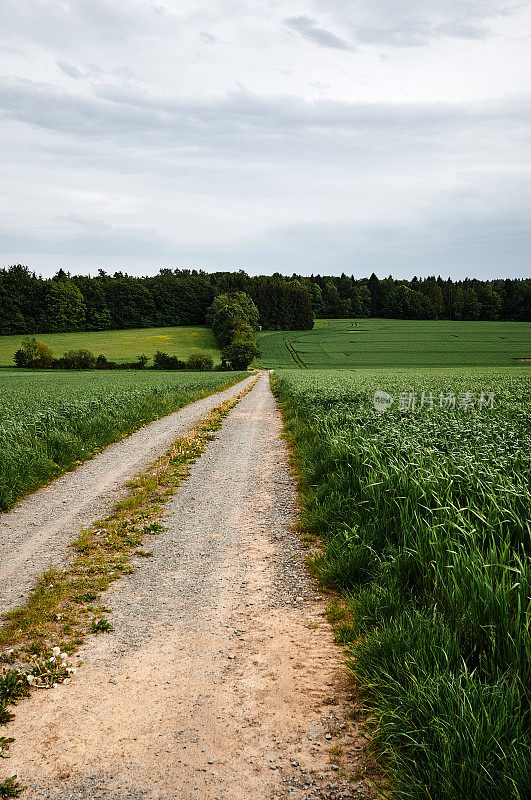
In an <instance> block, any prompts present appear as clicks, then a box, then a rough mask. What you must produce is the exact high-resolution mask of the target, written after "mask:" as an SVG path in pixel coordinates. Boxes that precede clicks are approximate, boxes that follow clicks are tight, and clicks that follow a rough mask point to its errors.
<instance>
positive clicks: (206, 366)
mask: <svg viewBox="0 0 531 800" xmlns="http://www.w3.org/2000/svg"><path fill="white" fill-rule="evenodd" d="M213 366H214V362H213V360H212V357H211V356H209V355H208V353H194V354H193V355H191V356H190V358H189V359H188V361H187V362H186V369H193V370H195V371H196V372H210V371H211V370H212V368H213Z"/></svg>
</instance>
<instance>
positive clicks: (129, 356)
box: [0, 325, 221, 367]
mask: <svg viewBox="0 0 531 800" xmlns="http://www.w3.org/2000/svg"><path fill="white" fill-rule="evenodd" d="M32 335H33V334H32ZM34 335H35V338H37V339H39V340H40V341H41V342H44V343H45V344H47V345H48V347H51V348H52V350H53V352H54V353H55V356H56V357H57V358H59V357H60V356H62V355H63V353H65V352H66V351H67V350H78V349H80V348H82V349H85V350H90V351H91V352H92V353H94V355H96V356H97V355H100V353H101V354H102V355H104V356H106V357H107V359H108V360H109V361H117V362H118V363H123V362H124V361H134V360H135V359H136V357H137V356H140V355H142V354H144V355H146V356H148V357H149V358H152V357H153V356H154V355H155V353H156V351H157V350H164V351H165V352H167V353H169V354H170V355H172V356H177V358H180V359H182V360H183V361H186V359H187V358H188V357H189V356H191V355H192V353H196V352H197V351H198V350H200V351H201V352H205V353H208V354H209V355H211V356H212V358H213V359H214V362H219V361H221V355H220V352H219V349H218V347H217V345H216V341H215V339H214V335H213V333H212V331H211V330H210V328H207V327H204V326H193V325H186V326H184V325H183V326H178V327H172V328H133V329H131V330H125V331H85V332H75V333H42V334H41V333H37V334H34ZM23 338H24V337H23V335H17V336H0V366H3V367H5V366H13V356H14V354H15V351H16V350H18V349H19V347H20V345H21V343H22V339H23Z"/></svg>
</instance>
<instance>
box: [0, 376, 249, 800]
mask: <svg viewBox="0 0 531 800" xmlns="http://www.w3.org/2000/svg"><path fill="white" fill-rule="evenodd" d="M256 380H257V379H256ZM256 380H254V381H253V382H252V383H250V384H249V385H248V386H247V387H245V389H243V390H242V391H241V392H239V393H238V394H237V395H236V396H235V397H232V398H230V400H227V401H225V402H224V403H221V404H220V405H219V406H217V407H216V408H214V409H213V410H212V411H211V412H210V413H209V414H208V415H207V416H206V417H204V418H203V419H201V420H199V422H198V423H196V425H195V426H194V427H193V428H191V429H190V431H188V433H187V434H186V435H185V436H183V437H181V438H180V439H177V440H176V442H175V443H174V444H173V445H172V447H171V448H170V450H169V451H168V452H167V453H165V454H164V455H163V456H162V457H161V458H159V459H158V460H157V461H156V462H155V463H154V464H153V465H152V466H151V468H150V469H148V470H147V471H146V472H144V473H142V474H141V475H139V476H137V477H136V478H135V479H133V480H132V481H131V482H130V483H129V484H128V486H129V488H130V492H129V493H128V495H127V496H126V497H125V498H124V499H123V500H121V501H120V502H119V503H118V504H117V505H116V506H115V508H114V510H113V512H112V513H111V514H110V515H109V516H108V517H105V518H104V519H101V520H98V521H96V522H94V523H93V524H92V525H90V526H89V527H88V528H85V529H83V530H82V531H81V533H80V535H79V537H78V538H77V539H76V541H75V542H74V543H73V545H72V549H73V552H74V554H75V555H74V557H73V558H72V559H71V561H70V562H69V563H68V564H67V566H66V567H64V568H63V569H55V568H53V567H52V568H50V569H48V570H47V571H46V572H45V573H44V574H43V575H42V576H41V578H40V579H39V580H38V582H37V584H36V586H35V587H34V589H33V590H32V592H31V594H30V596H29V598H28V600H27V602H26V603H25V605H23V606H21V607H20V608H17V609H15V610H13V611H9V612H8V613H7V614H5V615H4V620H5V625H4V627H2V628H1V629H0V661H2V662H3V663H4V664H6V665H7V666H4V667H3V669H2V674H1V675H0V725H6V724H7V723H8V722H10V721H11V719H13V716H14V715H13V714H12V712H11V711H10V710H9V706H12V705H15V704H16V703H17V701H18V700H19V699H20V698H22V697H27V696H28V695H29V694H30V692H31V690H32V689H33V688H53V687H54V685H56V684H57V683H61V682H64V681H65V680H66V681H68V680H70V675H71V674H72V673H73V671H74V670H73V669H72V668H71V667H70V666H69V661H68V657H69V656H70V655H72V654H73V653H74V652H75V651H76V650H77V648H78V647H79V645H80V644H81V643H82V642H83V640H84V638H85V637H86V635H87V634H88V633H102V632H105V631H106V630H112V625H111V623H110V622H109V621H108V620H107V619H106V617H105V616H104V615H105V613H106V612H108V611H109V609H107V608H106V607H105V606H102V605H100V604H99V603H98V600H99V599H100V596H101V594H102V593H103V592H104V591H105V590H106V589H108V587H109V586H110V585H111V584H112V583H113V582H114V581H116V580H118V579H119V578H121V577H122V576H123V575H126V574H128V573H131V572H132V571H133V569H135V567H136V566H137V565H133V563H132V562H133V560H134V559H139V558H141V557H146V558H147V557H149V556H150V555H151V553H150V552H149V551H148V550H145V549H143V546H144V545H146V544H147V543H148V542H149V539H150V537H151V536H153V535H156V534H157V533H160V531H162V530H163V526H162V525H161V523H160V520H161V518H162V516H163V513H164V503H166V502H167V501H168V500H169V498H170V497H171V496H172V495H174V494H175V492H176V491H177V489H178V487H179V485H180V484H181V483H182V481H184V480H186V478H187V477H188V475H189V474H190V468H191V466H192V464H193V463H194V462H195V461H196V460H197V459H198V458H199V457H200V456H201V455H202V454H203V452H204V451H205V449H206V447H207V445H208V443H209V442H210V441H211V440H212V439H214V438H215V432H216V431H217V430H219V428H220V427H221V425H222V422H223V419H224V418H225V417H226V416H227V415H228V413H229V412H230V410H231V409H232V408H233V407H234V406H235V405H236V404H237V403H238V402H239V401H240V400H241V399H242V398H243V397H244V396H245V395H246V394H247V393H248V392H250V391H251V389H252V388H253V386H254V385H255V383H256ZM12 742H13V739H12V738H10V737H3V736H0V757H2V758H8V757H9V756H8V749H9V745H10V744H11V743H12ZM24 788H25V787H22V786H20V785H19V784H18V783H17V776H16V775H14V776H11V777H9V778H7V779H6V780H4V781H1V780H0V798H1V797H17V796H18V795H19V794H20V793H21V792H22V791H23V789H24Z"/></svg>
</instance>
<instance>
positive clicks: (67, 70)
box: [55, 61, 83, 80]
mask: <svg viewBox="0 0 531 800" xmlns="http://www.w3.org/2000/svg"><path fill="white" fill-rule="evenodd" d="M55 63H56V64H57V66H58V67H59V69H60V70H61V72H64V74H65V75H68V77H69V78H75V79H76V80H80V79H81V78H82V77H83V73H82V72H81V70H80V69H78V68H77V67H75V66H74V65H73V64H69V63H68V61H56V62H55Z"/></svg>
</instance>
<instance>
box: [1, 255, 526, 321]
mask: <svg viewBox="0 0 531 800" xmlns="http://www.w3.org/2000/svg"><path fill="white" fill-rule="evenodd" d="M234 292H244V293H245V294H247V295H248V296H249V297H250V298H251V300H252V301H253V303H254V305H255V306H256V308H257V310H258V324H259V325H260V326H261V327H262V328H264V329H268V330H307V329H310V328H312V327H313V320H314V317H318V318H344V317H389V318H393V319H451V320H497V319H501V320H519V321H530V320H531V280H529V279H521V280H513V279H506V280H503V279H500V280H490V281H481V280H478V279H465V280H460V281H453V280H450V279H448V280H443V279H442V278H440V277H435V276H433V277H428V278H413V279H412V280H407V281H406V280H396V279H394V278H392V277H388V278H384V279H379V278H377V277H376V275H374V274H373V275H371V276H370V277H369V278H361V279H359V278H354V277H352V276H350V277H349V276H347V275H345V274H343V275H341V276H340V277H335V276H326V275H325V276H322V275H311V276H309V277H303V276H300V275H296V274H294V275H292V276H289V277H288V276H283V275H280V274H274V275H272V276H266V275H258V276H249V275H247V274H246V273H245V272H243V271H239V272H214V273H207V272H203V271H202V270H170V269H163V270H161V271H160V272H159V273H158V274H157V275H154V276H149V277H133V276H130V275H126V274H125V273H123V272H115V273H114V274H113V275H110V274H107V273H106V272H104V271H103V270H99V271H98V274H97V275H94V276H92V277H89V276H86V275H70V274H68V273H66V272H64V271H63V270H59V271H58V272H57V273H56V275H54V277H53V278H49V279H44V278H41V277H39V276H38V275H36V274H35V273H34V272H32V271H31V270H30V269H28V268H27V267H25V266H22V265H20V264H17V265H14V266H11V267H8V268H5V269H2V270H0V312H1V313H0V334H34V333H56V332H57V333H59V332H67V331H84V330H87V331H93V330H108V329H111V330H115V329H126V328H149V327H159V326H160V327H162V326H170V325H203V324H205V323H206V322H207V319H206V318H207V312H208V309H209V308H210V306H211V305H212V303H213V301H214V299H215V298H216V297H218V296H219V295H223V294H231V293H234Z"/></svg>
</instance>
